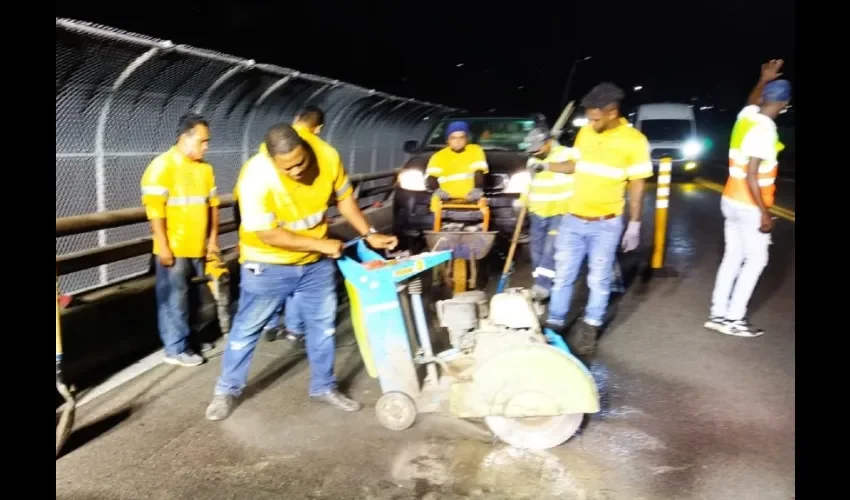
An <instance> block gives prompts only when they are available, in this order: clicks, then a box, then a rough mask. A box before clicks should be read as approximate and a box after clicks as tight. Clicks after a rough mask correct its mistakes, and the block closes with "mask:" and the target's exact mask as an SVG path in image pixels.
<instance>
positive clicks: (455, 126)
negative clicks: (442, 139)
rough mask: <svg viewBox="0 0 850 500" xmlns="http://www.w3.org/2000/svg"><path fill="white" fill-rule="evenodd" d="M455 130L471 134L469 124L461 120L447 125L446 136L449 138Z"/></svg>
mask: <svg viewBox="0 0 850 500" xmlns="http://www.w3.org/2000/svg"><path fill="white" fill-rule="evenodd" d="M455 132H463V133H465V134H466V135H469V124H468V123H466V122H461V121H457V122H451V123H449V126H448V127H446V137H447V138H448V137H449V136H450V135H452V134H454V133H455Z"/></svg>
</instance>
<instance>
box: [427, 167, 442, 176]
mask: <svg viewBox="0 0 850 500" xmlns="http://www.w3.org/2000/svg"><path fill="white" fill-rule="evenodd" d="M441 173H443V169H442V168H441V167H428V168H426V169H425V175H433V176H437V175H440V174H441Z"/></svg>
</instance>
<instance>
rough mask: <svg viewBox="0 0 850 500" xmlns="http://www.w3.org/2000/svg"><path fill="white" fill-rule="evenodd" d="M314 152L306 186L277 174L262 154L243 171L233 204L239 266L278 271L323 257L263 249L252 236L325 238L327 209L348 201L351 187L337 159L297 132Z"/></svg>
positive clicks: (333, 152) (326, 147)
mask: <svg viewBox="0 0 850 500" xmlns="http://www.w3.org/2000/svg"><path fill="white" fill-rule="evenodd" d="M299 135H301V138H302V139H304V141H305V142H306V143H307V144H308V145H309V146H310V148H311V149H312V150H313V154H314V156H315V159H316V163H317V165H316V167H317V168H318V169H319V170H318V173H317V176H316V178H315V179H314V180H313V182H312V183H311V184H309V185H307V184H300V183H297V182H296V181H293V180H291V179H290V178H289V177H288V176H286V174H282V173H280V172H278V170H277V169H276V168H275V166H274V163H273V161H272V159H271V158H270V157H269V155H268V153H266V150H265V148H263V147H262V146H261V147H260V152H258V153H257V154H256V155H254V156H253V157H252V158H251V159H249V160H248V162H247V163H246V164H245V165H244V166H243V167H242V171H241V172H240V174H239V179H238V181H237V188H236V192H235V196H234V197H235V198H237V199H238V200H239V212H240V215H241V218H242V224H241V225H240V226H239V261H240V262H241V263H245V262H263V263H268V264H282V265H306V264H311V263H313V262H316V261H318V260H319V259H320V258H322V256H321V255H320V254H318V253H315V252H303V251H295V250H285V249H282V248H278V247H274V246H271V245H267V244H266V243H264V242H263V241H262V240H261V239H260V238H259V236H258V235H257V234H256V233H257V232H259V231H267V230H270V229H273V228H276V227H281V228H284V229H286V230H288V231H291V232H293V233H296V234H299V235H302V236H308V237H311V238H315V239H324V238H326V237H327V234H328V217H327V209H328V206H329V204H330V203H332V202H337V201H342V200H344V199H346V198H348V197H350V196H352V195H353V193H354V190H353V189H352V186H351V181H350V180H349V179H348V176H347V175H346V173H345V169H344V168H343V165H342V162H341V161H340V158H339V154H338V153H337V152H336V150H335V149H333V148H332V147H331V146H330V145H328V144H327V143H325V142H324V141H322V140H321V139H319V138H318V137H316V136H315V135H312V134H309V133H304V134H303V135H302V134H301V133H300V131H299Z"/></svg>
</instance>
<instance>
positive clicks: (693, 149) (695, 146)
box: [682, 141, 702, 158]
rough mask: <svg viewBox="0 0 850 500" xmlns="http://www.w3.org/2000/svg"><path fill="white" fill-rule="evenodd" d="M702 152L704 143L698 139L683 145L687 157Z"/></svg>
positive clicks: (694, 156) (693, 156)
mask: <svg viewBox="0 0 850 500" xmlns="http://www.w3.org/2000/svg"><path fill="white" fill-rule="evenodd" d="M701 152H702V145H700V143H698V142H697V141H688V142H686V143H685V145H684V146H683V147H682V153H684V154H685V157H687V158H696V157H697V156H699V154H700V153H701Z"/></svg>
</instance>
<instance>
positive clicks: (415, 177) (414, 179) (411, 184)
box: [398, 168, 425, 191]
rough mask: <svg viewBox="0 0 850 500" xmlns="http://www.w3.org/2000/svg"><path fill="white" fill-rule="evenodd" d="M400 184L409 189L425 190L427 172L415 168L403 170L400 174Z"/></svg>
mask: <svg viewBox="0 0 850 500" xmlns="http://www.w3.org/2000/svg"><path fill="white" fill-rule="evenodd" d="M398 185H399V186H401V188H402V189H406V190H408V191H425V174H424V173H422V171H421V170H417V169H415V168H411V169H408V170H402V172H401V173H400V174H398Z"/></svg>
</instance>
